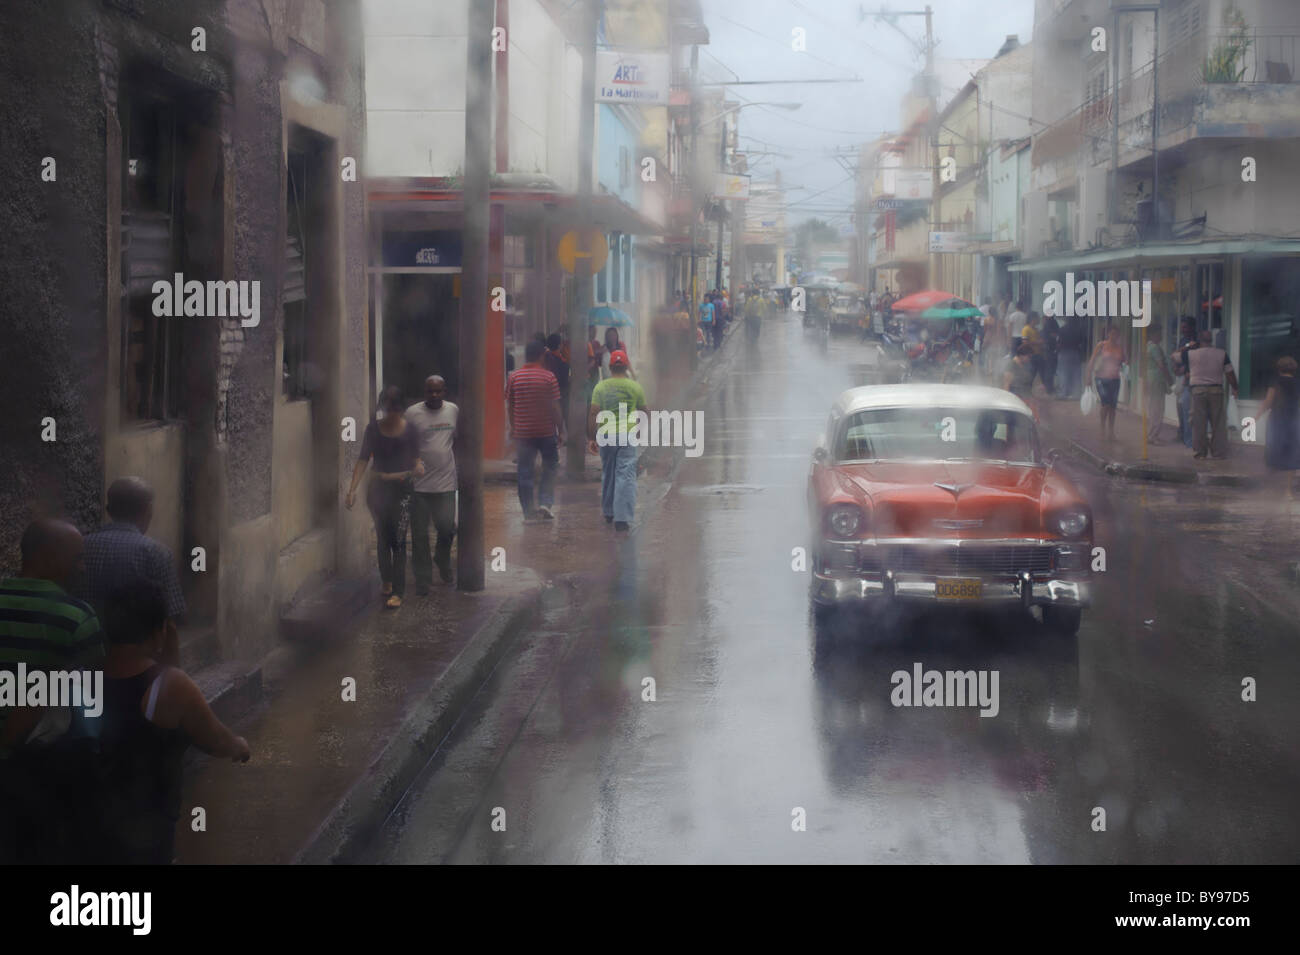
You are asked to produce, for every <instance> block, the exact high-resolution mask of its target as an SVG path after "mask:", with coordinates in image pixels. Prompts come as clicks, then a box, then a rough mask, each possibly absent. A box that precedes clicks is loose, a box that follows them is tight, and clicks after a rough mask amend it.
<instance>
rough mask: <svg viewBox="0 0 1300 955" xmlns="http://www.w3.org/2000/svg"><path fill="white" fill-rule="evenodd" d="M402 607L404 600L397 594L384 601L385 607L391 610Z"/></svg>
mask: <svg viewBox="0 0 1300 955" xmlns="http://www.w3.org/2000/svg"><path fill="white" fill-rule="evenodd" d="M401 605H402V598H401V597H399V596H397V594H393V595H392V596H391V597H389V598H388V599H387V600H385V601H384V606H385V607H387V608H388V609H389V610H396V609H397V608H398V607H400V606H401Z"/></svg>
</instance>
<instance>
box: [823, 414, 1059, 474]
mask: <svg viewBox="0 0 1300 955" xmlns="http://www.w3.org/2000/svg"><path fill="white" fill-rule="evenodd" d="M835 457H836V459H837V460H839V461H878V460H896V461H999V462H1007V463H1009V464H1038V463H1039V456H1038V435H1037V432H1036V430H1035V428H1034V422H1033V419H1031V418H1030V417H1029V416H1028V415H1024V414H1021V413H1020V412H1018V411H1002V410H997V409H992V408H875V409H871V410H868V411H858V412H856V413H854V414H852V415H850V416H849V417H848V418H847V419H846V421H845V423H844V425H843V428H842V430H841V431H840V437H839V441H838V443H837V444H836V447H835Z"/></svg>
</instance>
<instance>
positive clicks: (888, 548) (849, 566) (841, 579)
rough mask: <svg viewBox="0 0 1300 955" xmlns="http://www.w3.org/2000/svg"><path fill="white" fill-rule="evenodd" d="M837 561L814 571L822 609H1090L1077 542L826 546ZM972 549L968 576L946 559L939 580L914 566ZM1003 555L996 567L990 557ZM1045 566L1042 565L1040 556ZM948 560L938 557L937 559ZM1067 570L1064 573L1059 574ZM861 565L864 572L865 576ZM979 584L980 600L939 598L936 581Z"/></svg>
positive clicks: (1084, 554)
mask: <svg viewBox="0 0 1300 955" xmlns="http://www.w3.org/2000/svg"><path fill="white" fill-rule="evenodd" d="M823 548H824V550H823V554H825V552H826V551H825V549H826V548H830V549H831V550H832V551H833V552H834V553H835V554H836V556H838V558H839V559H838V560H832V561H831V562H830V563H831V566H826V564H827V562H826V561H822V567H821V569H820V570H817V571H814V573H813V579H812V593H811V596H812V599H813V601H814V603H817V604H821V605H823V606H833V605H844V604H853V603H868V604H871V603H883V602H893V601H897V602H909V603H910V602H913V601H915V602H919V603H927V602H928V603H932V604H935V605H951V606H954V607H962V606H965V607H993V608H997V607H1000V608H1014V607H1017V606H1019V607H1023V608H1025V609H1028V608H1029V607H1034V606H1040V607H1041V606H1049V607H1077V608H1083V607H1088V606H1090V605H1091V603H1092V588H1091V580H1090V577H1089V573H1088V571H1087V569H1086V567H1087V563H1086V561H1087V559H1088V556H1089V551H1090V549H1091V548H1090V547H1089V546H1088V545H1087V544H1084V543H1080V542H1064V541H1054V540H1013V541H979V540H960V541H931V540H919V541H912V540H894V541H880V542H877V541H826V542H824V544H823ZM954 548H956V549H961V550H962V551H963V553H967V554H968V553H970V551H968V550H966V548H970V549H971V550H973V551H974V552H975V553H977V554H978V555H980V558H981V559H982V561H981V560H976V561H967V563H974V564H979V563H981V562H982V563H983V564H984V566H983V567H982V568H981V567H978V566H977V567H975V568H974V569H972V568H971V567H969V566H964V565H963V563H962V561H961V560H957V559H955V558H951V559H952V561H953V562H952V565H951V567H950V568H949V569H946V570H944V571H943V572H933V569H929V570H927V569H925V568H924V567H922V566H920V565H924V564H926V563H930V562H933V560H934V558H935V555H936V553H937V552H945V551H948V552H950V551H951V549H954ZM1013 548H1018V549H1019V550H1016V551H1015V554H1016V555H1017V556H1019V555H1021V554H1024V553H1026V549H1030V550H1032V551H1034V552H1036V554H1037V559H1036V560H1031V561H1024V562H1022V563H1023V566H1016V563H1017V562H1016V560H1014V559H1012V558H1011V554H1012V549H1013ZM1002 554H1006V555H1007V558H1008V559H1007V560H1003V561H1000V563H1002V564H1003V565H1004V566H992V567H990V566H989V565H990V564H992V565H997V564H998V563H999V560H998V557H996V556H993V555H1002ZM1045 555H1046V556H1049V557H1050V560H1045V559H1044V556H1045ZM943 556H947V555H946V554H943V555H942V556H941V557H940V562H941V563H942V562H943V561H942V557H943ZM891 564H892V566H891ZM1060 564H1066V565H1068V566H1065V567H1063V566H1059V565H1060ZM864 565H865V566H866V567H867V568H868V569H863V568H864ZM952 580H957V581H975V580H978V581H979V589H980V595H979V596H978V597H948V596H940V594H939V592H938V591H939V587H938V584H939V582H940V581H952Z"/></svg>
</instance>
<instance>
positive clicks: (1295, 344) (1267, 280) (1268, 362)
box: [1238, 258, 1300, 399]
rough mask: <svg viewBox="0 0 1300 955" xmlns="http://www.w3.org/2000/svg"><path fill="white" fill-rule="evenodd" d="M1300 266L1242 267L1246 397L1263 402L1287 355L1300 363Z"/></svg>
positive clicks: (1271, 262)
mask: <svg viewBox="0 0 1300 955" xmlns="http://www.w3.org/2000/svg"><path fill="white" fill-rule="evenodd" d="M1298 264H1300V262H1298V261H1297V259H1295V258H1267V259H1246V260H1244V261H1243V262H1242V264H1241V352H1240V358H1239V363H1240V366H1241V367H1240V368H1239V369H1238V375H1239V378H1240V380H1241V394H1242V395H1243V397H1248V398H1251V399H1260V398H1263V397H1264V395H1265V393H1266V392H1267V391H1268V386H1269V384H1270V383H1271V382H1272V381H1273V377H1274V375H1275V374H1276V367H1277V360H1278V359H1279V358H1281V357H1283V356H1284V355H1288V356H1290V357H1292V358H1297V359H1300V269H1297V265H1298Z"/></svg>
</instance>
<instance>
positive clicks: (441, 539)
mask: <svg viewBox="0 0 1300 955" xmlns="http://www.w3.org/2000/svg"><path fill="white" fill-rule="evenodd" d="M430 517H432V518H433V528H434V531H435V532H436V533H437V535H438V543H437V547H436V549H435V551H434V556H433V563H436V564H437V565H438V570H439V571H441V572H442V574H443V576H446V575H447V574H449V573H451V542H452V538H454V537H455V536H456V492H455V491H437V492H424V491H416V492H415V495H414V497H412V499H411V565H412V567H411V569H412V570H413V571H414V572H415V587H416V589H417V590H428V589H429V585H430V584H431V583H432V582H433V567H432V566H431V565H430V562H429V518H430Z"/></svg>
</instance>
